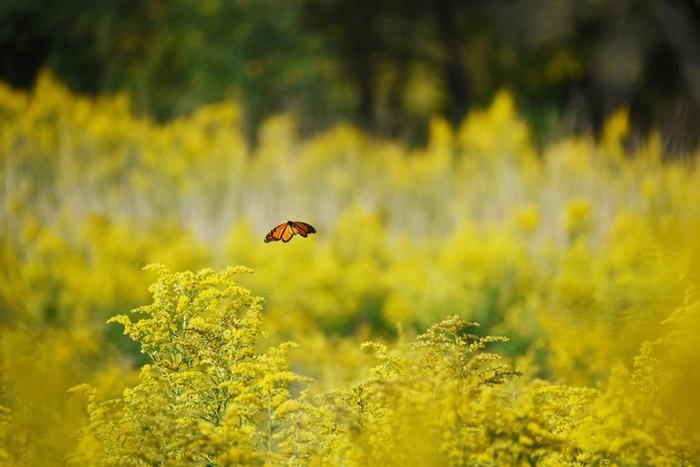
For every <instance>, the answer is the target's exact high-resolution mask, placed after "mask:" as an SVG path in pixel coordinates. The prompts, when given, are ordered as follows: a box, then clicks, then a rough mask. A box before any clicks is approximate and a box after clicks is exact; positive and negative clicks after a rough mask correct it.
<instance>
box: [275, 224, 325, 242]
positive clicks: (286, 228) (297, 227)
mask: <svg viewBox="0 0 700 467" xmlns="http://www.w3.org/2000/svg"><path fill="white" fill-rule="evenodd" d="M312 233H316V229H315V228H314V227H313V226H312V225H310V224H307V223H306V222H301V221H287V222H285V223H283V224H280V225H278V226H277V227H275V228H274V229H272V230H270V232H269V233H268V234H267V235H266V236H265V243H268V242H276V241H279V240H282V241H283V242H284V243H287V242H288V241H290V240H291V239H292V237H293V236H294V235H296V234H299V235H301V236H302V237H306V236H307V235H308V234H312Z"/></svg>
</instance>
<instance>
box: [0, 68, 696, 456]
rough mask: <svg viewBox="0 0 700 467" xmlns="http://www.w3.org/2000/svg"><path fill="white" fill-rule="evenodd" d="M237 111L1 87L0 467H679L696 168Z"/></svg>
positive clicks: (520, 126)
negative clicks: (159, 115) (293, 229)
mask: <svg viewBox="0 0 700 467" xmlns="http://www.w3.org/2000/svg"><path fill="white" fill-rule="evenodd" d="M241 113H242V110H241V109H240V108H239V107H238V106H237V105H236V103H235V102H222V103H220V104H216V105H211V106H208V107H204V108H202V109H200V110H198V111H197V112H195V113H193V114H192V115H190V116H188V117H183V118H181V119H178V120H174V121H171V122H168V123H158V122H154V121H151V120H149V119H147V118H144V117H139V116H137V115H135V114H134V113H133V112H132V111H131V108H130V104H129V98H128V96H126V95H114V96H103V97H99V98H88V97H83V96H79V95H75V94H73V93H71V92H69V91H68V90H66V89H65V88H64V87H62V86H61V85H60V84H59V83H57V82H56V81H55V80H54V79H53V78H52V77H51V76H49V75H44V76H42V77H41V78H40V79H39V80H38V82H37V84H36V86H35V88H34V89H33V90H32V91H31V92H28V93H25V92H19V91H15V90H13V89H11V88H9V87H7V86H5V85H0V180H2V190H1V191H0V201H1V202H2V206H3V208H2V210H1V211H0V465H5V464H7V465H53V464H66V463H67V464H71V465H73V464H75V465H155V464H162V465H251V464H252V465H263V464H264V465H344V466H349V465H397V466H404V465H436V466H442V465H696V464H698V463H700V390H699V389H698V388H700V350H698V346H697V335H698V334H699V333H700V290H699V287H700V171H698V169H697V158H696V157H695V156H686V157H671V156H670V155H668V154H664V151H663V149H662V143H661V141H660V138H659V136H658V135H656V134H654V133H651V134H650V135H649V136H648V137H647V138H646V140H645V141H637V142H636V143H635V144H629V141H628V138H627V136H628V132H629V122H628V116H627V113H626V112H625V111H624V110H620V111H618V112H617V113H616V114H615V115H614V116H613V117H612V118H611V119H610V120H609V121H608V122H607V124H606V126H605V128H604V130H603V134H602V136H601V137H600V138H593V137H592V136H587V135H579V136H570V137H562V138H560V139H557V140H553V141H550V142H549V143H547V144H544V145H535V144H534V143H533V141H532V138H531V135H530V129H529V128H528V126H527V125H526V124H525V122H524V121H523V120H522V119H520V118H519V116H518V114H517V111H516V109H515V105H514V102H513V99H512V97H511V96H510V95H509V94H508V93H507V92H501V93H499V94H498V95H496V97H495V98H494V100H493V102H492V103H491V105H490V106H489V107H487V108H485V109H483V110H480V111H475V112H472V113H471V114H470V115H469V116H468V117H467V118H466V119H465V120H464V121H463V122H462V124H461V125H459V126H458V127H456V128H453V127H451V126H450V125H449V124H448V123H447V122H446V121H444V120H442V119H440V118H435V119H434V120H433V121H431V122H430V137H429V142H428V144H427V145H426V146H425V147H422V148H415V147H409V146H407V145H404V144H402V143H401V142H400V141H386V140H378V139H375V138H373V137H372V136H370V135H368V134H366V133H364V132H363V131H361V130H359V129H357V128H355V127H353V126H351V125H338V126H335V127H333V128H330V129H328V130H326V131H325V132H323V133H321V134H318V135H315V136H300V134H299V132H298V131H297V129H296V128H295V126H294V122H293V121H292V120H291V119H290V117H288V116H285V115H279V116H275V117H272V118H270V119H269V120H267V121H266V122H265V123H264V125H263V127H262V128H261V130H260V132H259V134H258V137H257V141H256V144H254V145H251V144H249V143H248V142H247V141H246V139H245V138H244V137H243V131H242V128H241V125H242V119H241ZM287 219H293V220H303V221H305V222H309V223H311V224H312V225H314V226H315V227H316V230H317V233H316V234H315V235H311V236H309V237H308V238H300V237H298V236H297V237H295V238H294V239H292V240H291V241H290V242H289V243H282V242H277V243H269V244H265V243H264V242H263V239H264V236H265V233H267V232H268V231H269V229H270V228H272V227H273V226H275V225H277V224H278V223H280V222H283V221H286V220H287ZM149 265H150V266H149Z"/></svg>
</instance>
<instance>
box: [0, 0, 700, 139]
mask: <svg viewBox="0 0 700 467" xmlns="http://www.w3.org/2000/svg"><path fill="white" fill-rule="evenodd" d="M46 68H48V69H50V70H51V71H52V72H53V73H55V74H56V75H57V76H58V77H59V78H60V79H61V80H62V81H64V82H65V83H67V84H68V85H69V86H70V87H71V88H73V89H74V90H78V91H80V92H85V93H92V94H98V93H101V92H111V91H117V90H128V91H129V92H130V93H131V94H132V96H133V102H134V107H135V109H136V110H137V111H138V112H140V113H142V114H147V115H151V116H153V117H155V118H157V119H168V118H173V117H176V116H178V115H182V114H184V113H187V112H189V111H191V110H192V109H194V108H196V107H197V106H199V105H202V104H204V103H208V102H213V101H218V100H221V99H222V98H224V97H227V96H231V97H234V98H236V99H237V100H238V101H240V102H241V103H242V104H243V105H244V107H245V109H246V125H247V130H248V134H249V136H250V137H251V138H254V135H255V131H256V129H257V126H258V124H259V122H260V121H261V119H263V118H264V117H265V116H267V115H270V114H271V113H275V112H280V111H286V112H291V113H292V114H293V115H294V116H295V118H296V121H297V122H298V125H299V127H300V129H301V130H302V131H303V132H314V131H317V130H319V129H321V128H323V127H325V126H328V125H329V124H332V123H334V122H336V121H338V120H340V119H343V120H347V119H349V120H353V121H355V122H356V123H358V124H360V125H362V126H364V127H366V128H368V129H369V130H371V131H373V132H375V133H376V134H378V135H380V136H389V137H400V138H403V139H405V140H407V141H410V142H420V141H421V140H422V138H423V136H424V132H425V121H426V118H427V117H428V116H430V115H432V114H443V115H445V116H447V117H448V118H449V119H450V120H451V121H452V122H455V123H457V122H459V121H460V120H461V118H462V117H463V116H464V115H465V113H466V112H467V111H468V110H469V109H470V108H472V107H479V106H482V105H484V104H485V103H487V102H488V101H489V100H490V99H491V98H492V97H493V95H494V93H495V92H496V91H497V90H499V89H501V88H506V89H509V90H510V91H511V92H513V93H514V95H515V96H516V99H517V101H518V104H519V107H520V108H521V109H522V110H523V111H524V113H525V115H526V116H527V118H528V120H529V121H530V123H531V125H532V126H533V128H535V130H536V136H537V137H538V138H540V139H542V138H544V136H545V135H546V136H547V137H551V136H553V135H554V136H556V134H557V133H561V132H570V131H592V132H594V133H596V132H598V131H599V130H600V127H601V124H602V122H603V121H604V120H605V118H606V116H607V115H608V114H609V113H610V112H611V111H613V110H614V109H616V108H617V107H619V106H622V105H627V106H629V108H630V112H631V116H632V122H633V124H634V128H635V134H636V135H644V134H645V133H646V132H647V131H648V130H649V128H652V127H658V128H660V129H661V130H662V132H663V136H664V142H665V144H666V145H667V146H668V148H669V149H670V150H671V151H680V150H687V149H690V148H692V147H694V146H695V145H696V143H697V137H698V136H697V135H698V133H700V132H699V131H698V129H699V126H700V123H698V122H700V118H699V117H700V2H698V0H619V1H615V2H610V1H606V0H514V1H505V0H488V1H487V0H471V1H461V2H460V1H457V0H435V1H431V2H425V1H420V0H356V1H342V0H256V1H252V0H229V1H226V0H171V1H165V0H146V1H141V0H119V1H117V0H97V1H95V0H65V1H61V2H58V1H53V2H46V1H43V0H22V1H19V2H16V1H9V0H4V1H2V2H1V3H0V79H3V80H5V81H8V82H9V83H11V84H13V85H15V86H20V87H26V88H28V87H31V85H32V83H33V81H34V80H35V78H36V76H37V74H38V73H39V72H40V71H41V70H42V69H46Z"/></svg>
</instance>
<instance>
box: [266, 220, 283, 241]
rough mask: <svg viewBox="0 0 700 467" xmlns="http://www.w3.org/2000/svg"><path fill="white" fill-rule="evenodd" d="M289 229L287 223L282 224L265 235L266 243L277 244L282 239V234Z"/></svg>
mask: <svg viewBox="0 0 700 467" xmlns="http://www.w3.org/2000/svg"><path fill="white" fill-rule="evenodd" d="M286 228H287V223H286V222H285V223H284V224H280V225H278V226H277V227H275V228H274V229H272V230H270V232H269V233H268V234H267V235H265V243H268V242H276V241H278V240H281V239H282V232H284V230H285V229H286Z"/></svg>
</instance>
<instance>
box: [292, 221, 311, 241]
mask: <svg viewBox="0 0 700 467" xmlns="http://www.w3.org/2000/svg"><path fill="white" fill-rule="evenodd" d="M291 225H292V228H293V229H294V233H297V234H299V235H301V236H302V237H306V236H307V235H308V234H312V233H316V229H315V228H314V226H313V225H311V224H307V223H306V222H301V221H292V224H291Z"/></svg>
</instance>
